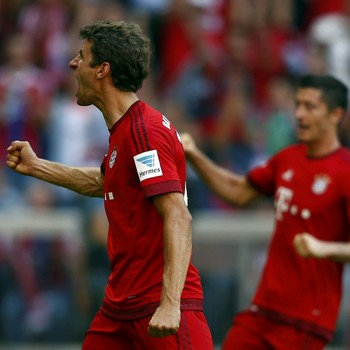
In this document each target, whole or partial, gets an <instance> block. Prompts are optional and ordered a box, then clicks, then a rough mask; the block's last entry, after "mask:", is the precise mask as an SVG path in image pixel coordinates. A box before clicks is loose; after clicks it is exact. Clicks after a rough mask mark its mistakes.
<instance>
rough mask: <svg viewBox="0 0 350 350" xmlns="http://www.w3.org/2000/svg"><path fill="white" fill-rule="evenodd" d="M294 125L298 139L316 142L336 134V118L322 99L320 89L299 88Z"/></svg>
mask: <svg viewBox="0 0 350 350" xmlns="http://www.w3.org/2000/svg"><path fill="white" fill-rule="evenodd" d="M295 117H296V121H297V123H296V126H297V137H298V139H299V141H301V142H305V143H315V142H316V143H317V142H319V141H322V140H323V139H324V138H327V137H328V136H329V135H331V134H336V129H337V119H336V118H334V116H333V114H332V112H331V111H330V110H329V109H328V107H327V105H326V103H325V102H324V101H323V100H322V91H321V90H319V89H315V88H299V89H298V91H297V94H296V111H295Z"/></svg>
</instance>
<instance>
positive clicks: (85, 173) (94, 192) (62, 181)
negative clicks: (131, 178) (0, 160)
mask: <svg viewBox="0 0 350 350" xmlns="http://www.w3.org/2000/svg"><path fill="white" fill-rule="evenodd" d="M7 152H8V153H7V162H6V164H7V166H8V167H9V168H10V169H12V170H14V171H16V172H18V173H20V174H23V175H27V176H32V177H35V178H37V179H39V180H43V181H46V182H49V183H52V184H54V185H57V186H60V187H65V188H67V189H70V190H72V191H75V192H77V193H79V194H82V195H86V196H90V197H103V177H102V174H101V172H100V169H99V168H98V167H70V166H66V165H63V164H60V163H55V162H50V161H48V160H45V159H42V158H39V157H37V155H36V154H35V152H34V151H33V149H32V147H31V146H30V144H29V143H28V142H27V141H13V142H12V143H11V145H10V146H9V147H8V148H7Z"/></svg>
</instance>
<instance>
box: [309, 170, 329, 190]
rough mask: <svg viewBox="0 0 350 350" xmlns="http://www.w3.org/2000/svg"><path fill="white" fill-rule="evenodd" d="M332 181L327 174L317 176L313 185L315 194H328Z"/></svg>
mask: <svg viewBox="0 0 350 350" xmlns="http://www.w3.org/2000/svg"><path fill="white" fill-rule="evenodd" d="M330 182H331V179H330V177H329V176H328V175H326V174H318V175H316V176H315V179H314V182H313V183H312V186H311V190H312V192H313V193H314V194H323V193H325V192H326V190H327V188H328V185H329V184H330Z"/></svg>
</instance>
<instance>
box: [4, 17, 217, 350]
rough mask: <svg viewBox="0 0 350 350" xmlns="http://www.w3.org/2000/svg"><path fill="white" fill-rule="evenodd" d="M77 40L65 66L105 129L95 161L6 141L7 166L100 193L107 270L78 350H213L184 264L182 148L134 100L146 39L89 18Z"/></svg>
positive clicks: (187, 249) (163, 121)
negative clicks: (83, 163)
mask: <svg viewBox="0 0 350 350" xmlns="http://www.w3.org/2000/svg"><path fill="white" fill-rule="evenodd" d="M80 37H81V39H83V40H82V41H83V43H82V46H81V48H80V50H79V54H78V55H77V56H76V57H75V58H73V59H72V60H71V61H70V63H69V66H70V68H71V69H72V71H73V72H74V76H75V78H76V80H77V82H78V88H77V93H76V97H77V103H78V104H79V105H81V106H88V105H95V106H96V107H97V108H98V109H100V110H101V112H102V113H103V116H104V119H105V123H106V125H107V128H108V129H109V132H110V139H109V149H108V152H107V154H106V155H105V157H104V160H103V162H102V164H101V167H96V168H94V167H70V166H66V165H63V164H60V163H55V162H51V161H48V160H45V159H42V158H39V157H37V156H36V154H35V153H34V151H33V149H32V148H31V146H30V144H29V143H28V142H26V141H14V142H12V143H11V145H10V146H9V148H8V155H7V165H8V166H9V167H10V168H11V169H13V170H14V171H16V172H18V173H20V174H24V175H29V176H32V177H35V178H38V179H40V180H43V181H46V182H49V183H52V184H55V185H58V186H62V187H65V188H68V189H70V190H73V191H76V192H78V193H80V194H82V195H87V196H93V197H102V198H104V203H105V210H106V214H107V217H108V221H109V231H108V254H109V258H110V263H111V268H112V271H111V274H110V276H109V279H108V284H107V287H106V291H105V299H104V302H103V305H102V306H101V308H100V310H99V311H98V312H97V314H96V315H95V317H94V319H93V320H92V323H91V325H90V328H89V330H88V331H87V333H86V335H85V339H84V342H83V346H82V349H83V350H106V349H118V350H144V349H149V350H164V349H169V350H171V349H174V350H175V349H198V350H212V349H213V343H212V337H211V334H210V330H209V328H208V325H207V322H206V319H205V317H204V314H203V308H202V299H203V293H202V287H201V282H200V278H199V275H198V271H197V269H196V268H195V267H194V266H193V264H192V262H191V251H192V239H191V215H190V213H189V211H188V209H187V206H186V201H187V198H186V186H185V177H186V159H185V155H184V151H183V146H182V144H181V140H180V137H179V135H178V133H177V132H176V130H175V129H174V126H173V125H172V124H171V123H170V121H169V120H168V119H167V118H166V117H165V116H164V115H162V113H160V112H158V111H156V110H154V109H153V108H152V107H150V106H149V105H147V104H146V103H145V102H143V101H141V100H140V99H139V98H138V96H137V91H138V90H139V89H140V88H141V86H142V82H143V80H144V79H145V78H146V76H147V74H148V71H149V60H150V43H149V39H148V38H147V37H146V36H145V35H144V34H143V32H142V31H141V29H140V27H139V26H138V25H137V24H133V23H127V22H123V21H121V22H110V21H99V22H96V23H92V24H90V25H87V26H85V27H84V28H82V29H81V30H80ZM77 132H79V130H77Z"/></svg>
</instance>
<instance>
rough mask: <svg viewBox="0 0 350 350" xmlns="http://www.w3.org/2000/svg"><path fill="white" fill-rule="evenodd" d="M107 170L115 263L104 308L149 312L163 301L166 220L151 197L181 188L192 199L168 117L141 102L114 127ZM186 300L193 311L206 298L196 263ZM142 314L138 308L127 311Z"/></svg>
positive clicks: (110, 237) (107, 205) (187, 284)
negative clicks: (161, 295) (146, 309)
mask: <svg viewBox="0 0 350 350" xmlns="http://www.w3.org/2000/svg"><path fill="white" fill-rule="evenodd" d="M101 170H102V172H103V173H104V175H105V178H104V191H105V209H106V214H107V217H108V221H109V231H108V254H109V258H110V262H111V267H112V272H111V274H110V276H109V280H108V285H107V288H106V297H105V302H104V306H105V309H108V310H111V309H112V310H114V311H116V310H117V311H118V310H119V311H122V310H130V309H134V310H138V309H140V308H143V310H145V308H147V307H146V305H149V304H156V303H159V300H160V293H161V288H162V278H163V270H164V245H163V219H162V218H161V217H160V215H159V213H158V212H157V210H156V208H155V207H154V205H153V203H152V200H151V197H152V196H154V195H159V194H164V193H168V192H181V193H183V194H184V199H185V201H187V198H186V185H185V179H186V160H185V156H184V151H183V147H182V144H181V141H180V138H179V135H178V133H177V132H176V130H175V129H174V127H173V126H172V125H171V123H170V122H169V120H168V119H167V118H165V116H163V115H162V114H161V113H159V112H158V111H156V110H154V109H152V108H151V107H150V106H148V105H147V104H145V103H144V102H142V101H137V102H135V103H134V104H133V105H132V106H131V107H130V108H129V110H128V111H127V112H126V113H125V115H124V116H123V117H122V118H121V119H120V120H118V122H117V123H116V124H115V125H114V126H113V127H112V129H111V130H110V140H109V150H108V154H107V155H106V156H105V159H104V162H103V163H102V166H101ZM182 298H183V300H185V299H187V302H186V300H185V301H183V302H182V305H183V306H184V305H185V306H184V308H187V309H191V306H189V304H192V303H193V304H194V305H193V307H192V309H193V310H196V309H197V310H198V305H200V304H201V302H199V301H201V299H202V298H203V295H202V287H201V283H200V279H199V275H198V271H197V269H196V268H195V267H194V266H193V265H192V263H191V264H190V266H189V269H188V273H187V277H186V282H185V286H184V289H183V293H182ZM153 306H154V305H153ZM149 312H150V311H148V313H149ZM144 314H147V311H145V312H144ZM142 315H143V314H142ZM140 316H141V314H140V313H139V312H137V311H136V313H135V314H134V316H132V314H131V313H130V312H128V313H127V314H126V315H125V317H127V318H133V317H135V318H137V317H140ZM120 317H122V318H123V317H124V316H122V315H120Z"/></svg>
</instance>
